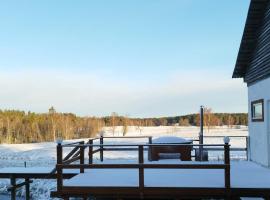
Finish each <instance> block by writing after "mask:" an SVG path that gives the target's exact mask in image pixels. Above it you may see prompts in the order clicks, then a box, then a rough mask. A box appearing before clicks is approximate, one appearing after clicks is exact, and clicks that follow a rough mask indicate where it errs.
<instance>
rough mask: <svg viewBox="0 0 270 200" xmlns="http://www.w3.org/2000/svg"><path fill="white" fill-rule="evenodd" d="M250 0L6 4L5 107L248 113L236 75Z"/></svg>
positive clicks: (1, 23) (0, 75)
mask: <svg viewBox="0 0 270 200" xmlns="http://www.w3.org/2000/svg"><path fill="white" fill-rule="evenodd" d="M248 6H249V0H218V1H217V0H113V1H111V0H96V1H90V0H85V1H83V0H78V1H73V0H57V1H55V0H40V1H36V0H33V1H30V0H17V1H13V0H10V1H1V2H0V19H1V20H0V27H1V31H0V70H1V71H0V108H1V109H20V110H25V111H28V110H31V111H34V112H47V111H48V108H49V107H50V106H54V107H55V108H56V110H57V111H59V112H73V113H75V114H78V115H81V116H85V115H88V116H89V115H90V116H92V115H96V116H103V115H109V114H110V113H111V112H117V113H119V114H121V115H129V116H136V117H151V116H173V115H182V114H188V113H194V112H197V111H198V110H199V106H200V105H206V106H209V107H212V108H213V110H214V111H216V112H247V91H246V85H245V84H244V83H243V81H242V80H241V79H239V80H233V79H232V78H231V75H232V72H233V68H234V65H235V61H236V57H237V53H238V49H239V45H240V41H241V37H242V33H243V29H244V24H245V20H246V15H247V11H248Z"/></svg>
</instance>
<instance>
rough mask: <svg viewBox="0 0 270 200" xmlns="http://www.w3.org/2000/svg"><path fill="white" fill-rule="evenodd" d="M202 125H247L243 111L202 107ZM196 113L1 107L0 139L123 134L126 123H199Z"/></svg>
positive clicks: (170, 124) (29, 139)
mask: <svg viewBox="0 0 270 200" xmlns="http://www.w3.org/2000/svg"><path fill="white" fill-rule="evenodd" d="M204 113H205V114H204V126H206V127H208V128H210V127H212V126H221V125H227V126H233V125H247V123H248V120H247V114H246V113H231V114H230V113H213V112H212V109H210V108H205V111H204ZM199 124H200V116H199V114H198V113H196V114H190V115H185V116H175V117H160V118H130V117H128V116H120V115H118V114H117V113H115V112H113V113H112V114H111V115H110V116H107V117H99V118H97V117H79V116H76V115H74V114H72V113H58V112H56V110H55V109H54V108H53V107H51V108H50V109H49V112H48V113H41V114H39V113H34V112H24V111H17V110H0V136H1V137H0V143H28V142H44V141H55V140H56V139H57V138H59V137H61V138H63V139H75V138H89V137H95V136H96V135H97V133H99V132H100V131H101V129H102V128H103V127H105V126H109V127H111V129H112V132H113V133H114V131H115V129H116V127H117V126H121V127H122V129H123V135H125V134H126V133H127V131H128V127H129V126H135V127H137V130H138V131H141V127H143V126H199Z"/></svg>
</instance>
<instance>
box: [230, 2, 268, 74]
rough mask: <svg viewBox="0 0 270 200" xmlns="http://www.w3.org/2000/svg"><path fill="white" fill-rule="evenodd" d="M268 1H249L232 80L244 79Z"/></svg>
mask: <svg viewBox="0 0 270 200" xmlns="http://www.w3.org/2000/svg"><path fill="white" fill-rule="evenodd" d="M268 1H269V0H251V2H250V6H249V10H248V15H247V20H246V24H245V29H244V33H243V36H242V41H241V45H240V49H239V52H238V56H237V60H236V64H235V68H234V72H233V76H232V77H233V78H244V77H245V74H246V70H247V68H248V66H249V63H250V60H251V57H252V54H253V50H254V48H255V45H256V41H257V31H258V29H259V27H260V24H261V21H262V19H263V16H264V11H265V9H266V5H267V2H268Z"/></svg>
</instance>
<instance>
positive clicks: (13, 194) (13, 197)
mask: <svg viewBox="0 0 270 200" xmlns="http://www.w3.org/2000/svg"><path fill="white" fill-rule="evenodd" d="M10 185H11V197H10V198H11V200H16V187H15V186H16V178H15V177H14V176H11V177H10Z"/></svg>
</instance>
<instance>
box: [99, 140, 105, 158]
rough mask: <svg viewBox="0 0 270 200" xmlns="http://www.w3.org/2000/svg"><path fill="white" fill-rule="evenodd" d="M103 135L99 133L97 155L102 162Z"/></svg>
mask: <svg viewBox="0 0 270 200" xmlns="http://www.w3.org/2000/svg"><path fill="white" fill-rule="evenodd" d="M103 139H104V138H103V136H102V135H101V136H100V139H99V149H100V150H99V155H100V161H101V162H103V142H104V141H103Z"/></svg>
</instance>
